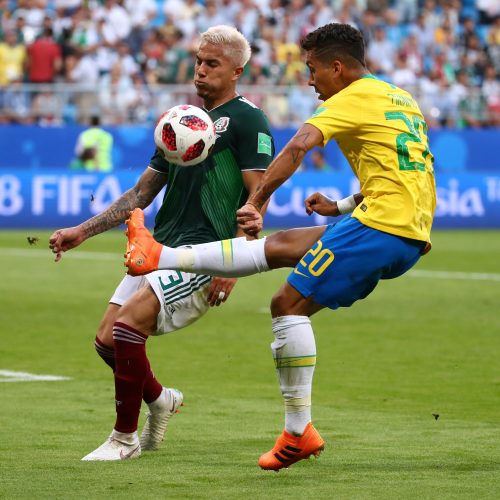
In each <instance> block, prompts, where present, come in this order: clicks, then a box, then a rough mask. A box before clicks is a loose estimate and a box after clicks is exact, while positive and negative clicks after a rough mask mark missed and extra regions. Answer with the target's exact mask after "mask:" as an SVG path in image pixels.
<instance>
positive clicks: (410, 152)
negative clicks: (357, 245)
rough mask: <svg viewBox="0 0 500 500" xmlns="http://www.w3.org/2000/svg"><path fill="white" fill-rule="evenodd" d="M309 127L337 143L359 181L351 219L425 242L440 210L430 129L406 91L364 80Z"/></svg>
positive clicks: (327, 106)
mask: <svg viewBox="0 0 500 500" xmlns="http://www.w3.org/2000/svg"><path fill="white" fill-rule="evenodd" d="M306 123H310V124H311V125H313V126H315V127H316V128H318V129H319V130H320V131H321V133H322V134H323V139H324V144H326V143H327V142H328V141H330V140H331V139H335V140H336V141H337V143H338V145H339V147H340V149H341V151H342V153H343V154H344V156H345V157H346V158H347V160H348V162H349V164H350V165H351V168H352V170H353V172H354V174H355V175H356V177H357V178H358V179H359V182H360V186H361V193H363V195H364V200H363V202H362V203H361V204H360V205H358V206H357V207H356V209H355V210H354V212H353V217H356V218H357V219H358V220H359V221H360V222H361V223H362V224H365V225H366V226H368V227H372V228H374V229H378V230H380V231H384V232H386V233H391V234H395V235H397V236H403V237H405V238H411V239H414V240H419V241H425V242H427V243H428V244H429V245H428V247H429V248H430V232H431V226H432V220H433V217H434V210H435V208H436V185H435V180H434V169H433V156H432V154H431V153H430V151H429V141H428V138H427V124H426V123H425V120H424V117H423V115H422V113H421V111H420V109H419V107H418V105H417V103H416V102H415V100H414V99H413V97H412V96H411V94H409V93H408V92H406V91H405V90H401V89H400V88H397V87H395V86H394V85H391V84H389V83H386V82H383V81H382V80H378V79H377V78H375V77H373V76H365V77H363V78H361V79H359V80H356V81H354V82H353V83H351V84H350V85H349V86H348V87H346V88H345V89H343V90H341V91H340V92H338V93H337V94H335V95H334V96H332V97H330V99H328V100H326V101H325V102H324V103H323V104H322V105H320V106H319V107H318V109H317V110H316V112H315V113H314V114H313V116H312V117H311V118H309V120H307V121H306Z"/></svg>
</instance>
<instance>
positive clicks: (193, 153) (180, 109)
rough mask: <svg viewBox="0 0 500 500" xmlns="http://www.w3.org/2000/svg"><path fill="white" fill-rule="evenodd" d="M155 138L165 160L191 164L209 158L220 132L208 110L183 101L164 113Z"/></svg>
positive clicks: (184, 165) (185, 165)
mask: <svg viewBox="0 0 500 500" xmlns="http://www.w3.org/2000/svg"><path fill="white" fill-rule="evenodd" d="M154 137H155V144H156V147H157V148H158V149H159V150H160V152H161V153H162V154H163V156H164V157H165V160H167V161H168V162H170V163H174V164H175V165H180V166H181V167H189V166H191V165H196V164H198V163H200V162H202V161H203V160H205V159H206V158H207V156H208V155H209V154H210V152H211V150H212V148H213V145H214V144H215V139H216V134H215V126H214V124H213V122H212V119H211V118H210V116H208V114H207V113H206V112H205V111H203V110H202V109H200V108H198V107H196V106H191V105H190V104H181V105H179V106H174V107H173V108H170V109H169V110H168V111H167V112H166V113H164V114H163V115H161V117H160V119H159V120H158V123H157V124H156V127H155V135H154Z"/></svg>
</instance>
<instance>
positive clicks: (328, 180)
mask: <svg viewBox="0 0 500 500" xmlns="http://www.w3.org/2000/svg"><path fill="white" fill-rule="evenodd" d="M139 175H140V171H135V172H132V171H124V172H117V173H113V174H107V175H106V174H87V173H72V172H68V171H67V172H65V173H62V172H61V170H57V169H53V170H16V171H13V170H11V169H9V170H6V169H0V229H6V228H48V229H56V228H61V227H67V226H74V225H76V224H79V223H80V222H82V221H84V220H85V219H87V218H89V217H92V216H93V215H96V214H98V213H100V212H101V211H102V210H104V209H105V208H106V207H108V206H109V204H110V203H112V201H113V200H116V199H117V198H118V197H119V196H120V195H121V194H122V193H124V192H125V191H126V190H128V189H130V188H131V187H132V186H133V185H134V184H135V183H136V181H137V178H138V176H139ZM436 182H437V192H438V204H437V210H436V218H435V224H434V227H436V228H500V173H499V174H498V175H494V174H492V175H486V174H472V173H463V174H458V175H448V174H441V175H438V176H437V179H436ZM358 187H359V185H358V182H357V180H356V179H355V178H354V177H353V176H352V175H350V174H327V173H326V174H323V173H300V172H299V173H296V174H295V175H294V176H293V177H292V178H291V179H289V180H288V181H287V182H286V183H285V184H284V185H283V186H281V187H280V189H279V190H278V191H277V192H276V193H275V194H274V196H273V197H272V199H271V202H270V204H269V208H268V211H267V215H266V219H265V225H266V227H267V228H286V227H299V226H308V225H318V224H325V223H327V222H328V220H327V219H326V218H325V217H321V216H319V215H316V214H315V215H312V216H308V215H306V213H305V211H304V199H305V198H306V197H307V196H308V195H310V194H312V193H313V192H315V191H321V192H323V193H325V194H326V195H327V196H329V197H331V198H333V199H340V198H343V197H345V196H348V195H349V194H350V193H355V192H357V191H358ZM161 201H162V195H161V194H160V195H159V196H158V197H157V199H156V200H155V201H154V203H153V204H152V206H150V207H149V208H148V210H147V211H146V215H147V222H148V225H149V226H150V227H151V226H152V225H153V217H154V214H155V213H156V212H157V210H158V208H159V207H160V205H161Z"/></svg>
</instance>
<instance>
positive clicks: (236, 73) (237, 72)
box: [234, 66, 244, 80]
mask: <svg viewBox="0 0 500 500" xmlns="http://www.w3.org/2000/svg"><path fill="white" fill-rule="evenodd" d="M243 69H244V68H243V66H239V67H237V68H234V79H235V80H237V79H238V78H239V77H240V76H241V75H242V73H243Z"/></svg>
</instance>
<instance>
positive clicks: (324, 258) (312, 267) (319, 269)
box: [299, 241, 335, 276]
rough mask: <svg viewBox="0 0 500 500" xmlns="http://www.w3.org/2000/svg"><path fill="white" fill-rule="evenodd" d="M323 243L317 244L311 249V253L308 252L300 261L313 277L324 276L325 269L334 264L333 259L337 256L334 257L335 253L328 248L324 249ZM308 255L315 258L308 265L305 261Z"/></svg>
mask: <svg viewBox="0 0 500 500" xmlns="http://www.w3.org/2000/svg"><path fill="white" fill-rule="evenodd" d="M322 248H323V242H322V241H318V242H317V243H316V246H315V247H313V248H311V250H309V252H307V253H306V254H305V255H304V257H302V259H300V263H299V264H301V265H302V266H304V267H306V268H307V270H308V271H309V272H310V273H311V274H312V275H313V276H319V275H320V274H323V273H324V272H325V269H326V268H327V267H328V266H329V265H330V264H331V263H332V262H333V259H335V256H334V255H333V252H332V251H331V250H329V249H328V248H323V250H322ZM308 255H312V256H313V260H311V262H310V263H309V265H308V264H307V262H306V261H305V260H304V259H306V258H307V256H308Z"/></svg>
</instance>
